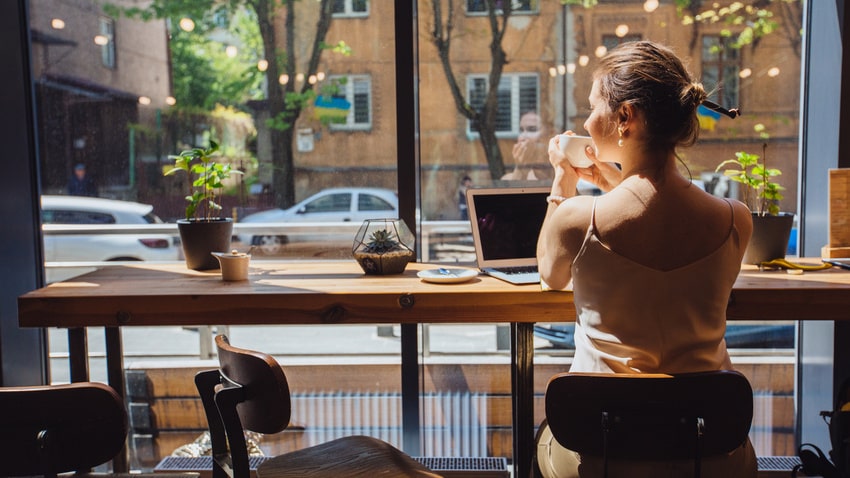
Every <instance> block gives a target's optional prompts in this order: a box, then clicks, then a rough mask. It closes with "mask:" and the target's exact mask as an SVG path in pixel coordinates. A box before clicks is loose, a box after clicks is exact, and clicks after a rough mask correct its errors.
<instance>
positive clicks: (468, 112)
mask: <svg viewBox="0 0 850 478" xmlns="http://www.w3.org/2000/svg"><path fill="white" fill-rule="evenodd" d="M486 3H487V19H488V25H489V27H490V73H489V75H488V77H487V94H486V96H485V98H484V104H483V105H482V106H481V108H480V109H478V110H476V109H475V108H474V107H473V106H472V105H471V104H470V103H469V101H468V99H467V98H466V97H465V96H464V93H463V89H462V88H461V86H460V84H459V83H458V79H457V76H456V75H455V73H454V70H453V69H452V64H451V55H450V53H451V45H452V33H453V30H454V13H455V2H454V0H432V3H431V5H432V12H433V16H434V18H433V20H434V24H433V30H432V33H431V41H432V43H433V44H434V46H435V47H437V52H438V54H439V57H440V63H441V64H442V66H443V72H444V73H445V74H446V79H447V80H448V82H449V89H450V90H451V93H452V99H453V100H454V103H455V107H456V108H457V110H458V112H460V114H461V115H463V117H465V118H466V119H468V120H469V121H470V122H471V123H472V128H473V129H474V130H475V131H476V132H477V133H478V141H479V142H480V143H481V146H482V147H483V148H484V154H485V156H486V157H487V166H488V167H489V169H490V177H492V178H493V179H499V178H501V177H502V175H504V174H505V163H504V160H503V159H502V152H501V150H500V149H499V144H498V141H497V138H496V113H497V111H498V101H499V97H498V89H499V82H500V81H501V79H502V71H503V69H504V67H505V64H507V62H508V59H507V54H506V53H505V50H504V49H503V48H502V40H503V39H504V37H505V31H506V27H507V24H508V19H509V18H510V16H511V12H512V8H513V7H512V6H511V4H512V2H504V1H497V0H486ZM444 6H445V10H444V9H443V7H444Z"/></svg>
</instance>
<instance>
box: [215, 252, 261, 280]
mask: <svg viewBox="0 0 850 478" xmlns="http://www.w3.org/2000/svg"><path fill="white" fill-rule="evenodd" d="M211 254H212V255H214V256H215V257H216V258H217V259H218V262H219V264H220V265H221V278H222V280H226V281H238V280H247V279H248V265H249V264H250V263H251V255H250V254H245V253H244V252H238V251H237V250H236V249H234V250H232V251H230V252H213V253H211Z"/></svg>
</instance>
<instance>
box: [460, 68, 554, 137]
mask: <svg viewBox="0 0 850 478" xmlns="http://www.w3.org/2000/svg"><path fill="white" fill-rule="evenodd" d="M522 79H533V80H534V89H535V91H534V108H531V109H529V108H523V107H522V105H521V98H522V90H521V85H520V82H521V80H522ZM481 80H483V81H484V88H485V91H486V89H487V88H488V86H489V81H490V80H489V78H488V76H487V74H486V73H480V74H479V73H475V74H470V75H467V77H466V97H467V100H468V101H469V104H470V105H471V106H472V107H473V108H478V107H479V105H477V104H476V101H474V100H473V98H472V96H473V91H474V90H473V89H474V84H475V83H476V82H479V81H481ZM500 81H501V82H504V81H510V82H511V83H510V123H511V127H510V129H509V130H498V129H497V130H496V137H497V138H499V139H503V138H518V137H519V133H520V132H519V119H520V117H521V116H522V115H523V113H526V112H527V111H531V110H534V111H537V112H538V113H539V112H540V75H539V74H538V73H536V72H510V73H503V74H502V78H501V80H500ZM499 106H503V105H501V104H500V105H499ZM497 116H498V113H497ZM497 122H498V119H497ZM466 135H467V138H468V139H470V140H472V139H477V138H478V132H477V131H475V129H474V128H473V127H472V121H471V120H466Z"/></svg>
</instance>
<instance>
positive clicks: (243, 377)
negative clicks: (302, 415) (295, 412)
mask: <svg viewBox="0 0 850 478" xmlns="http://www.w3.org/2000/svg"><path fill="white" fill-rule="evenodd" d="M215 344H216V348H217V350H218V360H219V369H217V370H207V371H204V372H200V373H198V375H196V376H195V385H196V386H197V388H198V392H199V394H200V395H201V401H202V402H203V404H204V411H205V412H206V416H207V422H208V424H209V429H210V442H211V445H212V455H213V458H214V460H213V461H214V465H213V477H214V478H220V477H224V476H231V477H234V478H248V476H249V457H248V447H247V444H246V441H245V435H244V431H245V430H249V431H253V432H258V433H264V434H273V433H278V432H281V431H283V430H285V429H286V427H287V426H288V425H289V419H290V415H291V412H292V403H291V400H290V396H289V383H288V382H287V380H286V375H285V374H284V373H283V369H282V368H281V367H280V365H279V364H278V363H277V361H276V360H275V359H274V358H273V357H272V356H271V355H268V354H265V353H262V352H257V351H253V350H247V349H241V348H238V347H234V346H232V345H230V342H229V341H228V340H227V337H226V336H224V335H219V336H217V337H216V338H215Z"/></svg>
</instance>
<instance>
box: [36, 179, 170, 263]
mask: <svg viewBox="0 0 850 478" xmlns="http://www.w3.org/2000/svg"><path fill="white" fill-rule="evenodd" d="M41 221H42V224H44V225H57V226H60V225H65V224H68V225H80V224H94V225H103V226H104V227H106V228H108V227H109V225H110V224H159V223H162V220H161V219H160V218H159V217H157V216H156V215H155V214H154V213H153V206H151V205H149V204H140V203H136V202H129V201H117V200H113V199H102V198H92V197H79V196H48V195H45V196H42V197H41ZM52 228H53V227H52V226H51V229H52ZM59 229H61V227H59ZM181 254H182V253H181V251H180V244H179V239H177V238H176V236H170V235H167V234H161V233H159V234H52V233H50V232H45V234H44V260H45V262H89V261H176V260H179V259H180V257H181Z"/></svg>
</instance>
